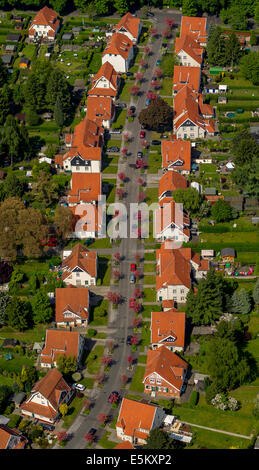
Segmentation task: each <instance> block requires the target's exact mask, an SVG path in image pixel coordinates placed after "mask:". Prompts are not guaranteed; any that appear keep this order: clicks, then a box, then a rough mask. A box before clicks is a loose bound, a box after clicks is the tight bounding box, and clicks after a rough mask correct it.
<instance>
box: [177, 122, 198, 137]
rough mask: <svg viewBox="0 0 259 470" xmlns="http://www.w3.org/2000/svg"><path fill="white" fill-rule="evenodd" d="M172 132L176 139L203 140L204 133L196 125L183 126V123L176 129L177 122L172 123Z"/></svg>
mask: <svg viewBox="0 0 259 470" xmlns="http://www.w3.org/2000/svg"><path fill="white" fill-rule="evenodd" d="M174 132H175V133H176V138H177V139H199V138H202V139H203V138H204V137H205V134H206V131H205V129H203V128H202V127H200V126H197V124H194V123H193V125H192V126H185V125H184V123H183V124H182V125H181V126H180V127H179V128H178V129H177V122H174Z"/></svg>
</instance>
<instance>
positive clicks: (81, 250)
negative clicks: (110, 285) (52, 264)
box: [62, 243, 97, 280]
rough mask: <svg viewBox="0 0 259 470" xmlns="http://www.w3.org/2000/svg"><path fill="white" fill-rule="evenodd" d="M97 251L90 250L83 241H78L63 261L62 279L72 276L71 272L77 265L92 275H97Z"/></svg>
mask: <svg viewBox="0 0 259 470" xmlns="http://www.w3.org/2000/svg"><path fill="white" fill-rule="evenodd" d="M96 261H97V253H96V251H89V250H88V249H87V248H86V247H85V246H83V245H82V244H81V243H78V244H77V245H76V246H75V247H74V248H73V250H72V253H71V254H70V255H69V256H67V258H65V259H64V261H63V263H62V271H63V275H62V279H63V280H64V279H66V278H67V277H68V276H70V274H71V272H72V271H73V269H74V268H76V267H77V266H78V267H79V268H81V269H82V270H83V271H85V272H87V273H89V275H90V276H92V277H96V276H97V267H96V264H97V263H96Z"/></svg>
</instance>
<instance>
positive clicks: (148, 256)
mask: <svg viewBox="0 0 259 470" xmlns="http://www.w3.org/2000/svg"><path fill="white" fill-rule="evenodd" d="M155 260H156V253H145V254H144V261H155ZM144 266H146V265H144ZM144 270H145V268H144Z"/></svg>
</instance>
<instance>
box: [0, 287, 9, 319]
mask: <svg viewBox="0 0 259 470" xmlns="http://www.w3.org/2000/svg"><path fill="white" fill-rule="evenodd" d="M9 300H10V296H9V295H8V294H7V292H1V291H0V327H1V326H3V325H6V323H7V320H8V317H7V310H6V309H7V305H8V302H9Z"/></svg>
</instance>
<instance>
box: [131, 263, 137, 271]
mask: <svg viewBox="0 0 259 470" xmlns="http://www.w3.org/2000/svg"><path fill="white" fill-rule="evenodd" d="M136 269H137V266H136V264H135V263H132V264H131V265H130V270H131V271H132V272H134V271H136Z"/></svg>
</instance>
